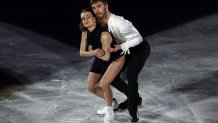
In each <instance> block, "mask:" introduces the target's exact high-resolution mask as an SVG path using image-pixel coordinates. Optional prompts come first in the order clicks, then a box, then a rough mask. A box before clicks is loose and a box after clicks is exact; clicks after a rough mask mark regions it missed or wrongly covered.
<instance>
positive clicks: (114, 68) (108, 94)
mask: <svg viewBox="0 0 218 123" xmlns="http://www.w3.org/2000/svg"><path fill="white" fill-rule="evenodd" d="M124 62H125V57H124V56H122V57H120V58H119V59H116V60H115V61H113V62H112V63H111V64H110V66H109V67H108V69H107V71H106V72H105V74H104V75H103V77H102V79H101V82H102V89H103V93H104V97H105V101H106V103H107V106H112V101H113V94H112V90H111V87H110V85H111V82H112V81H113V80H114V79H115V77H116V76H117V75H118V74H119V72H120V70H121V69H122V67H123V65H124Z"/></svg>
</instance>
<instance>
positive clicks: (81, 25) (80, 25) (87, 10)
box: [79, 8, 96, 31]
mask: <svg viewBox="0 0 218 123" xmlns="http://www.w3.org/2000/svg"><path fill="white" fill-rule="evenodd" d="M83 12H90V13H91V14H92V16H93V17H95V18H96V16H95V13H94V12H93V11H92V9H91V8H85V9H83V10H82V11H81V12H80V15H81V14H82V13H83ZM79 28H80V30H81V31H87V28H86V27H84V25H83V23H82V21H80V24H79Z"/></svg>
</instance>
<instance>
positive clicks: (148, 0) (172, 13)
mask: <svg viewBox="0 0 218 123" xmlns="http://www.w3.org/2000/svg"><path fill="white" fill-rule="evenodd" d="M87 6H89V0H79V1H77V0H59V1H55V0H53V1H52V0H44V1H43V0H17V1H15V0H14V1H12V0H7V1H1V2H0V21H3V22H7V23H11V24H14V25H17V26H20V27H23V28H27V29H29V30H32V31H35V32H37V33H41V34H43V35H46V36H50V37H51V38H55V39H57V40H59V41H61V42H64V43H67V44H69V45H72V46H73V47H77V48H78V47H79V45H80V35H81V32H80V30H79V26H78V25H79V22H80V11H81V9H83V8H85V7H87ZM217 6H218V4H217V3H216V2H215V1H206V0H205V1H200V0H189V1H188V0H187V1H184V0H183V1H178V0H131V1H130V0H109V9H110V11H111V12H113V13H114V14H117V15H121V16H123V17H124V18H126V19H128V20H130V21H131V22H132V23H133V25H134V26H135V27H136V28H137V29H138V30H139V31H140V33H141V35H142V36H143V37H145V36H149V35H151V34H154V33H157V32H160V31H162V30H164V29H167V28H170V27H174V26H177V25H179V24H182V23H185V22H188V21H192V20H194V19H197V18H200V17H203V16H207V15H210V14H213V13H215V12H217V10H218V7H217Z"/></svg>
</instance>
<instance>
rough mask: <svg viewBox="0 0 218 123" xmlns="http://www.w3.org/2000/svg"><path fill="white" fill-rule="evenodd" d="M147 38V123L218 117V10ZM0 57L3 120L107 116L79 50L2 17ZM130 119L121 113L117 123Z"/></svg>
mask: <svg viewBox="0 0 218 123" xmlns="http://www.w3.org/2000/svg"><path fill="white" fill-rule="evenodd" d="M147 31H149V30H147ZM145 38H146V39H147V40H148V41H149V43H150V45H151V55H150V57H149V59H148V61H147V63H146V64H145V66H144V68H143V70H142V72H141V74H140V76H139V93H140V94H141V96H142V98H143V107H140V108H139V117H140V123H218V96H217V95H218V14H213V15H210V16H207V17H202V18H200V19H198V20H193V21H190V22H187V23H185V24H182V25H179V26H177V27H174V28H171V29H168V30H165V31H162V32H159V33H156V34H154V35H150V36H148V37H145ZM72 41H73V40H72ZM0 59H1V60H0V82H1V84H0V85H1V87H0V123H103V117H102V116H97V115H96V110H97V109H98V108H100V107H102V106H104V102H103V100H101V99H99V98H98V97H96V96H94V95H93V94H91V93H90V92H88V91H87V75H88V72H89V67H90V64H91V63H92V58H82V57H80V56H79V49H77V48H74V47H72V46H70V45H67V44H64V43H61V42H60V41H57V40H54V39H51V38H49V37H46V36H43V35H40V34H37V33H35V32H31V31H29V30H25V29H22V28H19V27H16V26H14V25H10V24H6V23H3V22H0ZM113 93H114V97H115V98H117V100H118V102H122V101H124V100H125V99H126V98H125V96H124V95H123V94H122V93H120V92H118V91H117V90H116V89H114V88H113ZM128 122H130V121H129V118H128V111H120V112H115V121H114V123H128Z"/></svg>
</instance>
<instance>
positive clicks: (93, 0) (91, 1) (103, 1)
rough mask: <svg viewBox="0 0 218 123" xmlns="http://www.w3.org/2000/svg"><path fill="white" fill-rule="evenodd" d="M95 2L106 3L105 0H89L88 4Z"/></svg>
mask: <svg viewBox="0 0 218 123" xmlns="http://www.w3.org/2000/svg"><path fill="white" fill-rule="evenodd" d="M96 2H102V3H104V4H106V3H108V2H107V0H90V2H89V4H90V5H92V4H93V3H96Z"/></svg>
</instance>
